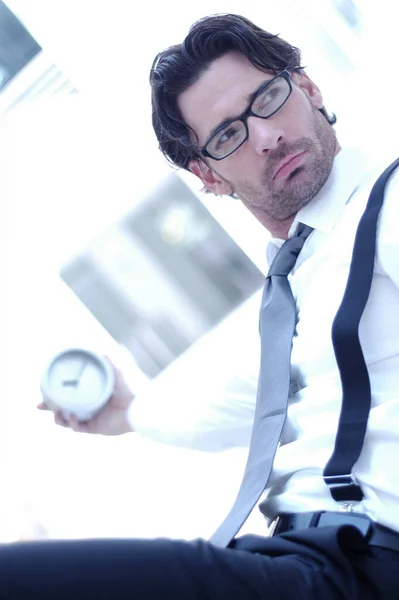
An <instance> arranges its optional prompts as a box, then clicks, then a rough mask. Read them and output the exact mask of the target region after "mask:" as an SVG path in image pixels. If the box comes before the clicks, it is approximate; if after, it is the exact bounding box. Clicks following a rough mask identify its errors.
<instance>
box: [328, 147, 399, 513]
mask: <svg viewBox="0 0 399 600" xmlns="http://www.w3.org/2000/svg"><path fill="white" fill-rule="evenodd" d="M398 165H399V159H397V160H395V161H394V162H393V163H392V164H391V165H390V166H389V167H388V168H387V169H386V170H385V171H384V172H383V173H382V175H380V177H379V178H378V180H377V181H376V183H375V184H374V186H373V189H372V190H371V193H370V197H369V200H368V202H367V206H366V210H365V211H364V213H363V216H362V218H361V219H360V222H359V225H358V228H357V231H356V236H355V243H354V248H353V255H352V263H351V266H350V270H349V277H348V282H347V285H346V289H345V293H344V296H343V300H342V303H341V305H340V307H339V309H338V312H337V314H336V316H335V319H334V322H333V326H332V342H333V346H334V352H335V357H336V360H337V364H338V369H339V373H340V377H341V383H342V407H341V414H340V418H339V425H338V432H337V437H336V440H335V447H334V451H333V454H332V456H331V458H330V459H329V461H328V463H327V465H326V467H325V469H324V472H323V477H324V481H325V482H326V484H327V485H328V486H329V489H330V492H331V495H332V497H333V499H334V500H335V501H337V502H348V503H350V502H353V501H355V502H357V501H360V500H362V499H363V493H362V490H361V488H360V486H359V485H358V484H357V482H356V481H355V480H354V478H353V477H352V468H353V465H354V464H355V462H356V461H357V459H358V458H359V455H360V452H361V450H362V447H363V442H364V436H365V434H366V427H367V420H368V416H369V412H370V405H371V388H370V379H369V375H368V371H367V366H366V362H365V360H364V356H363V352H362V348H361V345H360V340H359V323H360V319H361V316H362V314H363V311H364V308H365V306H366V303H367V300H368V297H369V292H370V287H371V282H372V278H373V269H374V258H375V248H376V235H377V224H378V216H379V212H380V209H381V207H382V204H383V201H384V189H385V185H386V183H387V181H388V179H389V177H390V176H391V175H392V173H393V172H394V170H395V169H396V167H397V166H398Z"/></svg>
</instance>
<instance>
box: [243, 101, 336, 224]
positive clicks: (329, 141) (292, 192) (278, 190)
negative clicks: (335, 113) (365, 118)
mask: <svg viewBox="0 0 399 600" xmlns="http://www.w3.org/2000/svg"><path fill="white" fill-rule="evenodd" d="M316 112H317V114H314V119H313V122H312V130H313V135H312V136H311V137H303V138H300V139H299V140H296V141H295V142H282V143H281V144H280V146H279V147H278V148H277V149H276V150H272V151H270V153H269V156H268V160H267V165H266V166H265V169H264V172H263V173H262V177H261V183H260V186H254V185H253V184H251V183H249V182H242V183H238V184H237V185H235V186H234V193H235V194H236V195H237V196H238V197H239V198H241V200H242V201H243V203H244V204H245V205H246V206H247V207H248V208H249V209H250V210H251V209H252V210H253V211H257V212H259V211H264V212H265V213H266V214H267V215H268V216H269V217H270V218H272V219H273V220H274V221H285V220H287V219H289V218H290V217H292V216H293V215H295V214H296V213H297V212H298V211H299V210H301V208H303V207H304V206H306V205H307V204H308V203H309V202H310V201H311V200H312V198H314V197H315V195H316V194H317V193H318V192H319V191H320V189H321V188H322V187H323V185H324V184H325V182H326V181H327V179H328V177H329V175H330V173H331V169H332V164H333V160H334V156H335V152H336V146H337V140H336V137H335V133H334V130H333V129H332V127H331V125H330V124H329V123H328V122H327V121H326V119H325V117H323V115H322V114H321V113H320V112H319V111H316ZM319 119H321V120H319ZM303 151H307V152H308V156H307V157H306V158H308V157H309V158H311V161H310V162H306V166H299V167H298V168H296V169H295V170H294V171H292V173H290V175H289V176H288V177H287V178H285V179H284V181H283V182H281V184H280V185H279V184H278V183H277V182H274V180H273V176H274V174H275V171H276V168H278V167H277V165H278V163H279V162H280V161H281V160H283V159H284V158H285V157H286V156H287V155H289V154H298V153H300V152H303Z"/></svg>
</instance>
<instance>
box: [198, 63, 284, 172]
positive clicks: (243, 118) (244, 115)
mask: <svg viewBox="0 0 399 600" xmlns="http://www.w3.org/2000/svg"><path fill="white" fill-rule="evenodd" d="M279 77H283V79H285V80H286V82H287V83H288V85H289V88H290V91H289V94H288V96H287V97H286V99H285V100H284V102H283V103H282V104H281V105H280V106H279V107H278V108H276V110H274V111H273V112H272V113H270V115H267V117H264V116H263V115H257V114H256V113H255V112H254V111H253V110H252V107H253V105H254V104H255V102H256V100H257V99H258V98H259V96H260V95H261V94H263V93H264V92H265V90H266V89H267V88H268V87H269V86H270V85H271V84H272V83H273V82H274V81H276V79H278V78H279ZM291 93H292V83H291V75H290V72H289V71H287V69H284V71H281V73H278V74H277V75H276V76H275V77H273V79H270V81H268V82H267V83H266V84H265V85H264V86H263V87H262V88H261V89H260V90H259V91H258V93H257V94H256V96H255V98H254V99H253V100H252V102H251V105H250V106H249V107H248V108H247V109H246V110H244V112H243V113H242V114H241V115H239V116H238V117H237V118H236V119H231V121H229V122H228V123H225V124H224V125H222V127H220V128H219V129H218V130H217V131H215V133H214V134H213V135H212V136H211V137H210V138H209V140H208V141H207V142H206V144H205V145H204V146H201V147H200V148H198V150H199V152H200V153H201V154H202V155H203V156H205V157H208V158H212V160H224V159H225V158H227V157H228V156H230V155H231V154H233V153H234V152H235V151H236V150H238V148H241V146H242V145H243V144H244V142H246V141H247V139H248V137H249V131H248V123H247V121H248V119H249V117H257V118H258V119H270V117H272V116H273V115H275V114H276V112H278V111H279V110H280V109H281V108H282V107H283V106H284V104H285V103H286V102H287V100H288V98H289V97H290V96H291ZM237 121H241V122H242V123H243V124H244V127H245V131H246V136H245V138H244V139H243V140H242V142H240V144H239V145H238V146H237V148H234V150H232V151H231V152H229V153H228V154H226V155H225V156H221V157H220V158H215V157H214V156H212V154H210V153H209V152H208V150H207V146H208V145H209V144H210V143H211V141H212V140H213V139H214V138H215V137H216V136H217V135H218V134H219V133H220V132H221V131H222V130H223V129H225V128H226V127H228V126H229V125H231V123H236V122H237Z"/></svg>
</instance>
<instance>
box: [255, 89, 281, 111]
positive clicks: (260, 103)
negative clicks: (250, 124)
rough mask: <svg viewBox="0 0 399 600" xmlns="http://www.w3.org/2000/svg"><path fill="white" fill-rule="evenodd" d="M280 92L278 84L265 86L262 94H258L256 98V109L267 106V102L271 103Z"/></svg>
mask: <svg viewBox="0 0 399 600" xmlns="http://www.w3.org/2000/svg"><path fill="white" fill-rule="evenodd" d="M280 94H281V89H280V88H279V86H278V85H274V86H271V87H270V88H267V89H266V90H265V91H264V92H263V94H261V95H260V96H258V98H257V99H256V109H257V110H262V108H265V107H267V106H268V105H269V104H271V103H273V102H274V101H275V100H276V99H277V98H278V97H279V96H280Z"/></svg>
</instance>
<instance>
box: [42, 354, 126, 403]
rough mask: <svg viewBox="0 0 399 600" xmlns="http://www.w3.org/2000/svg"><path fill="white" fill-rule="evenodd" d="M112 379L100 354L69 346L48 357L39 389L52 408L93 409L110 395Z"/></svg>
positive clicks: (109, 367)
mask: <svg viewBox="0 0 399 600" xmlns="http://www.w3.org/2000/svg"><path fill="white" fill-rule="evenodd" d="M113 379H114V376H113V370H112V368H111V365H110V364H109V363H108V362H107V361H106V360H105V359H103V358H102V357H101V356H99V355H96V354H94V353H92V352H88V351H86V350H80V349H72V350H67V351H65V352H62V353H60V354H58V355H57V356H56V357H55V358H54V359H53V360H52V362H51V363H50V365H49V367H48V368H47V370H46V372H45V374H44V376H43V379H42V392H43V395H44V396H45V397H46V398H47V399H48V400H49V401H50V402H51V403H52V404H53V405H54V406H53V407H52V408H57V409H62V410H64V411H70V412H75V413H76V411H77V410H79V411H82V410H83V411H84V410H86V409H87V410H91V411H93V410H95V409H98V408H100V407H101V406H102V405H103V404H105V402H106V401H107V400H108V399H109V398H110V396H111V395H112V390H113V387H114V381H113Z"/></svg>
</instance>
